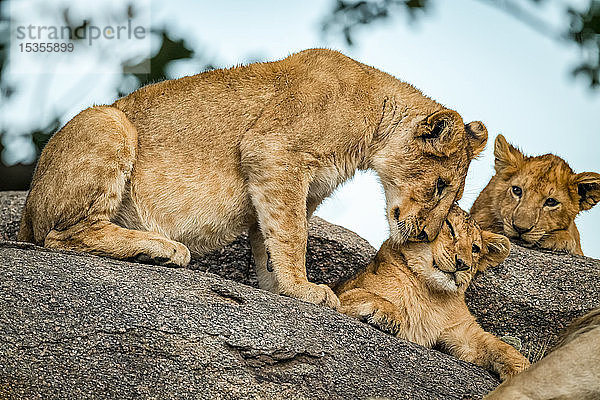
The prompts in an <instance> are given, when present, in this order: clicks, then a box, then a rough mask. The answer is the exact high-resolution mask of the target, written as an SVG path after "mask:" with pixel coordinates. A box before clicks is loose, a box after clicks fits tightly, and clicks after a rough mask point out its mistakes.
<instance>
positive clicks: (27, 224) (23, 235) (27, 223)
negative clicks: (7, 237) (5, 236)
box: [17, 205, 34, 243]
mask: <svg viewBox="0 0 600 400" xmlns="http://www.w3.org/2000/svg"><path fill="white" fill-rule="evenodd" d="M27 209H28V207H27V205H26V206H25V208H24V209H23V215H22V217H21V225H20V226H19V234H18V235H17V240H18V241H19V242H29V243H33V242H34V238H33V225H32V223H31V215H30V213H29V212H28V211H27Z"/></svg>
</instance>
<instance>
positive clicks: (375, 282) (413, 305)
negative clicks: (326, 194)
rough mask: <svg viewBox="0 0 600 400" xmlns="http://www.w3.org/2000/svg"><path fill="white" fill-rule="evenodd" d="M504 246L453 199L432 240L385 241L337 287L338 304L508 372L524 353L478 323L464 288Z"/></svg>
mask: <svg viewBox="0 0 600 400" xmlns="http://www.w3.org/2000/svg"><path fill="white" fill-rule="evenodd" d="M509 251H510V242H509V241H508V239H507V238H506V237H504V236H502V235H497V234H494V233H491V232H487V231H481V229H480V228H479V227H478V226H477V225H476V224H475V222H474V221H473V220H472V219H471V218H470V217H469V216H468V215H467V214H466V213H465V212H464V211H462V210H461V209H460V208H459V207H458V206H454V207H453V208H452V209H451V210H450V214H449V215H448V219H447V223H446V226H444V227H443V228H442V231H441V232H440V234H439V236H438V237H437V239H435V240H434V241H433V242H431V243H406V244H403V245H397V244H393V243H392V242H390V241H387V242H385V243H384V244H383V245H382V246H381V249H379V252H378V253H377V255H376V256H375V259H374V260H373V261H372V262H371V264H370V265H369V266H368V267H367V268H366V269H365V270H364V271H362V272H360V273H359V274H358V275H357V276H355V277H353V278H352V279H350V280H349V281H347V282H345V283H343V284H341V285H339V286H338V287H337V288H335V292H336V294H337V295H338V296H339V298H340V301H341V308H340V311H342V312H344V313H345V314H348V315H350V316H352V317H355V318H359V319H362V320H366V321H367V322H369V323H370V324H372V325H375V326H377V327H379V328H380V329H382V330H385V331H387V332H390V333H392V334H394V335H396V336H397V337H399V338H402V339H406V340H409V341H411V342H414V343H418V344H420V345H422V346H425V347H433V346H440V347H441V348H443V349H445V350H446V351H448V352H449V353H450V354H452V355H454V356H456V357H457V358H460V359H462V360H465V361H469V362H472V363H475V364H477V365H480V366H482V367H484V368H487V369H490V370H492V371H495V372H497V373H498V374H499V375H500V377H501V378H502V379H506V378H507V377H509V376H511V375H514V374H516V373H518V372H520V371H521V370H523V369H525V368H527V366H528V365H529V361H528V360H527V359H526V358H525V357H523V355H522V354H521V353H519V352H518V351H517V350H516V349H514V348H513V347H512V346H510V345H508V344H507V343H504V342H502V341H501V340H500V339H498V338H497V337H495V336H494V335H492V334H491V333H488V332H485V331H484V330H483V329H482V328H481V327H480V326H479V324H478V323H477V322H476V320H475V317H473V315H472V314H471V313H470V312H469V310H468V308H467V305H466V303H465V298H464V292H465V290H466V288H467V287H468V285H469V283H470V281H471V279H472V278H473V276H474V275H475V273H476V272H477V271H481V270H484V269H485V268H487V267H488V266H495V265H497V264H499V263H500V262H502V260H504V259H505V258H506V256H507V255H508V253H509Z"/></svg>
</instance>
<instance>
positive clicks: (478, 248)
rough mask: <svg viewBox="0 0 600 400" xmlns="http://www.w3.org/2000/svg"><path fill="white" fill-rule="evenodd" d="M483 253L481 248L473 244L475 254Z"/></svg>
mask: <svg viewBox="0 0 600 400" xmlns="http://www.w3.org/2000/svg"><path fill="white" fill-rule="evenodd" d="M480 251H481V247H479V246H477V245H476V244H475V243H473V253H479V252H480Z"/></svg>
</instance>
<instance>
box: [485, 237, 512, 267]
mask: <svg viewBox="0 0 600 400" xmlns="http://www.w3.org/2000/svg"><path fill="white" fill-rule="evenodd" d="M481 238H482V239H483V255H482V256H481V260H480V262H479V268H478V269H479V270H480V271H484V270H485V269H486V268H488V267H495V266H496V265H498V264H500V263H501V262H502V261H504V259H505V258H506V257H508V255H509V254H510V241H509V240H508V238H507V237H506V236H503V235H498V234H497V233H492V232H490V231H482V232H481Z"/></svg>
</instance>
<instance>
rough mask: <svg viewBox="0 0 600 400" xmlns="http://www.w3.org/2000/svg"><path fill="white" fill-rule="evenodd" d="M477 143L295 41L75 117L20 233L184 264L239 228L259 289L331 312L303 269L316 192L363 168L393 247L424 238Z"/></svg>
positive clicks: (376, 77)
mask: <svg viewBox="0 0 600 400" xmlns="http://www.w3.org/2000/svg"><path fill="white" fill-rule="evenodd" d="M486 140H487V131H486V129H485V126H483V124H481V123H480V122H472V123H470V124H467V125H465V124H464V123H463V121H462V119H461V117H460V116H459V115H458V114H457V113H456V112H455V111H452V110H448V109H446V108H445V107H443V106H441V105H440V104H438V103H436V102H435V101H433V100H431V99H429V98H428V97H426V96H424V95H423V94H422V93H421V92H420V91H418V90H417V89H415V88H414V87H412V86H411V85H409V84H406V83H403V82H401V81H399V80H397V79H395V78H393V77H392V76H390V75H388V74H385V73H383V72H381V71H378V70H376V69H374V68H372V67H369V66H366V65H364V64H361V63H359V62H356V61H354V60H352V59H350V58H348V57H346V56H344V55H342V54H340V53H338V52H335V51H331V50H323V49H313V50H306V51H303V52H300V53H297V54H294V55H291V56H289V57H288V58H286V59H283V60H280V61H276V62H270V63H257V64H251V65H247V66H240V67H235V68H231V69H223V70H215V71H210V72H205V73H202V74H199V75H195V76H190V77H185V78H181V79H176V80H170V81H164V82H160V83H156V84H153V85H149V86H146V87H143V88H141V89H139V90H137V91H135V92H133V93H131V94H130V95H128V96H126V97H123V98H121V99H119V100H117V101H116V102H115V103H114V104H112V105H110V106H98V107H92V108H89V109H87V110H84V111H82V112H81V113H79V114H78V115H77V116H75V117H74V118H73V119H72V120H71V121H69V122H68V123H67V124H66V125H65V126H64V127H63V128H62V129H61V130H60V131H59V132H57V133H56V134H55V135H54V137H52V139H51V140H50V141H49V142H48V145H47V146H46V148H45V149H44V151H43V152H42V155H41V157H40V161H39V164H38V167H37V169H36V172H35V175H34V177H33V182H32V187H31V191H30V193H29V196H28V198H27V202H26V205H25V210H24V214H23V220H22V223H21V229H20V233H19V239H20V240H23V241H30V242H34V243H37V244H40V245H42V244H43V245H45V246H47V247H53V248H63V249H72V250H79V251H86V252H91V253H95V254H100V255H106V256H110V257H117V258H122V259H127V258H134V257H135V258H137V259H141V260H143V261H150V262H156V263H160V264H167V265H169V264H171V265H185V264H187V263H188V262H189V260H190V251H191V253H192V254H194V255H200V254H203V253H206V252H207V251H210V250H213V249H216V248H219V247H221V246H223V245H225V244H226V243H228V242H230V241H231V240H233V239H234V238H236V237H237V236H238V235H239V234H240V233H242V232H243V231H245V230H248V231H249V237H250V241H251V244H252V251H253V254H254V257H255V260H256V263H257V272H258V277H259V283H260V285H261V287H262V288H265V289H268V290H272V291H275V292H278V293H281V294H285V295H289V296H293V297H296V298H300V299H303V300H306V301H310V302H313V303H318V304H325V305H328V306H331V307H335V306H337V305H338V304H339V302H338V299H337V297H336V296H335V295H334V294H333V292H332V291H331V290H330V289H329V288H328V287H326V286H324V285H315V284H313V283H310V282H308V281H307V279H306V271H305V266H304V264H305V251H306V240H307V218H308V217H310V215H311V214H312V213H313V211H314V210H315V209H316V207H317V206H318V205H319V204H320V203H321V201H322V200H323V199H324V198H325V197H327V196H328V195H330V194H331V192H332V191H333V190H334V189H335V188H336V187H337V186H338V185H339V184H341V183H342V182H344V181H345V180H347V179H349V178H350V177H352V176H353V174H354V173H355V171H356V170H357V169H373V170H375V171H376V172H377V173H378V174H379V176H380V178H381V182H382V184H383V186H384V188H385V192H386V199H387V215H388V219H389V222H390V229H391V232H392V237H393V238H394V240H396V241H398V242H403V241H405V240H409V239H414V238H415V237H417V236H418V235H419V234H421V237H423V235H425V236H426V237H428V238H434V237H435V236H436V235H437V233H438V231H439V229H440V225H441V223H442V221H443V219H444V218H445V217H446V214H447V213H448V209H449V208H450V205H451V204H452V203H453V202H454V201H455V200H456V199H457V198H458V197H460V195H461V194H462V190H463V185H464V179H465V176H466V173H467V169H468V166H469V163H470V161H471V160H472V159H473V157H474V156H475V155H476V154H477V153H479V152H480V151H481V150H482V149H483V147H484V146H485V142H486ZM438 178H439V179H442V180H443V181H444V182H445V183H446V184H447V186H446V187H444V188H443V190H442V191H441V192H439V191H437V190H436V182H438ZM188 249H189V250H188ZM269 260H270V262H269ZM270 266H272V271H270Z"/></svg>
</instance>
